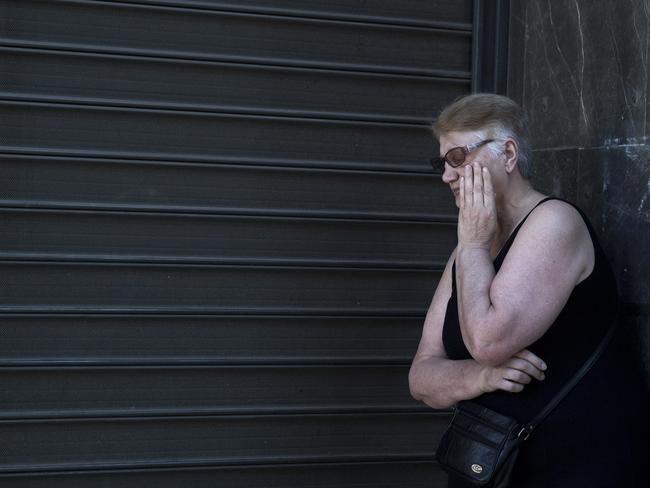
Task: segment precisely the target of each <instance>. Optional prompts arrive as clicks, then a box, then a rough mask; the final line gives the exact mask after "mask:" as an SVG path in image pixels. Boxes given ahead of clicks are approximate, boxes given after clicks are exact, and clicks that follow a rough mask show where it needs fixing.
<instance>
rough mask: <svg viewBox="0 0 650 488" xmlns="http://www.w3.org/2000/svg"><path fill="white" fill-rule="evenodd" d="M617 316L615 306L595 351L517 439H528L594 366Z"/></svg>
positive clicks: (615, 322) (609, 339)
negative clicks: (614, 313)
mask: <svg viewBox="0 0 650 488" xmlns="http://www.w3.org/2000/svg"><path fill="white" fill-rule="evenodd" d="M618 315H619V307H618V304H617V310H616V315H615V316H614V319H613V320H612V323H611V324H610V326H609V330H608V331H607V333H606V334H605V337H603V339H602V340H601V341H600V344H599V345H598V347H597V348H596V350H595V351H594V352H593V353H592V354H591V356H589V358H588V359H587V360H586V361H585V362H584V364H583V365H582V367H581V368H580V369H579V370H578V371H577V372H576V374H575V375H574V376H573V378H571V379H570V380H569V381H568V382H567V383H566V384H565V385H564V387H562V389H561V390H560V391H559V392H558V393H556V395H555V396H554V397H553V398H552V399H551V401H550V402H548V404H547V405H546V406H545V407H544V408H543V409H542V411H541V412H540V413H538V414H537V416H536V417H535V418H534V419H533V420H531V421H530V422H529V423H528V424H527V425H526V426H525V427H524V428H523V429H521V430H520V431H519V434H518V435H517V437H518V438H519V439H521V440H522V441H525V440H526V439H528V437H530V434H531V433H532V431H533V430H534V429H535V427H537V426H538V425H539V424H540V423H542V421H543V420H544V419H545V418H546V417H547V416H548V414H550V413H551V412H552V411H553V409H554V408H555V407H557V406H558V404H559V403H560V402H561V401H562V400H563V399H564V397H566V396H567V395H568V394H569V392H570V391H571V390H572V389H573V387H574V386H576V384H578V382H579V381H580V380H581V379H582V377H583V376H584V375H585V374H587V371H589V370H590V369H591V367H592V366H593V365H594V363H595V362H596V361H597V360H598V358H599V357H600V356H601V355H602V354H603V352H604V351H605V348H606V347H607V345H608V344H609V342H610V341H611V339H612V336H613V335H614V331H615V330H616V324H617V322H618Z"/></svg>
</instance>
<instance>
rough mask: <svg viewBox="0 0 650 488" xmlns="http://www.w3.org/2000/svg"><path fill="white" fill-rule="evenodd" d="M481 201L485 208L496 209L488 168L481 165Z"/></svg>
mask: <svg viewBox="0 0 650 488" xmlns="http://www.w3.org/2000/svg"><path fill="white" fill-rule="evenodd" d="M482 172H483V201H484V204H485V206H486V207H487V208H489V209H490V210H494V209H496V201H495V197H494V187H493V186H492V175H491V174H490V170H489V169H487V168H486V167H485V166H483V171H482Z"/></svg>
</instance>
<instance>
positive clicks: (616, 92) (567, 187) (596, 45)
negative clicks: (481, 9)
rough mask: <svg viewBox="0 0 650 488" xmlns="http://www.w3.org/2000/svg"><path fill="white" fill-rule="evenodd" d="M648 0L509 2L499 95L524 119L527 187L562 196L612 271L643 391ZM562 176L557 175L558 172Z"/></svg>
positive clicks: (646, 355) (649, 156) (649, 224)
mask: <svg viewBox="0 0 650 488" xmlns="http://www.w3.org/2000/svg"><path fill="white" fill-rule="evenodd" d="M649 46H650V0H621V1H616V2H612V1H611V0H526V1H524V0H512V1H511V19H510V54H509V80H508V93H509V95H510V96H512V97H513V98H514V99H515V100H517V101H519V103H521V104H522V106H523V107H524V110H525V111H526V114H527V117H528V119H529V122H530V129H531V134H532V142H533V149H534V161H535V171H534V175H533V183H534V185H535V186H536V187H538V188H539V189H541V190H542V191H544V192H546V193H554V194H557V195H561V196H565V198H568V199H570V200H571V199H572V198H571V196H572V195H575V199H574V201H577V203H578V204H579V205H580V206H581V207H582V208H583V209H584V210H585V211H586V212H587V214H588V215H589V216H590V218H591V220H592V222H593V223H594V225H595V227H596V230H597V232H598V233H599V235H600V240H601V242H602V243H603V246H604V248H605V251H606V252H607V254H608V256H609V257H610V259H611V261H612V264H613V267H614V269H615V271H616V274H617V279H618V283H619V289H620V292H621V296H622V299H623V301H624V304H625V307H624V312H625V313H624V317H623V325H624V329H625V331H626V332H625V333H626V334H627V336H626V337H627V339H628V342H627V346H626V347H628V350H629V352H630V355H631V356H632V357H635V358H636V360H637V363H638V364H640V365H641V366H642V367H641V369H644V370H645V381H646V383H647V385H650V135H649V134H648V126H649V124H650V120H649V118H650V114H649V113H648V102H649V100H648V92H649V90H650V79H649V78H648V62H649V53H650V51H649ZM563 169H564V170H565V171H567V174H560V171H561V170H563Z"/></svg>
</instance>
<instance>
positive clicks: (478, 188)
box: [472, 162, 485, 206]
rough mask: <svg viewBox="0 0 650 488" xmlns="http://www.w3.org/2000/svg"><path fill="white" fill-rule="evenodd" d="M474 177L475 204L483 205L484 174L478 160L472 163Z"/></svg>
mask: <svg viewBox="0 0 650 488" xmlns="http://www.w3.org/2000/svg"><path fill="white" fill-rule="evenodd" d="M472 177H473V179H474V187H473V188H472V191H473V197H474V205H480V206H483V205H485V203H484V202H483V176H482V175H481V167H480V166H479V164H478V163H477V162H474V164H472Z"/></svg>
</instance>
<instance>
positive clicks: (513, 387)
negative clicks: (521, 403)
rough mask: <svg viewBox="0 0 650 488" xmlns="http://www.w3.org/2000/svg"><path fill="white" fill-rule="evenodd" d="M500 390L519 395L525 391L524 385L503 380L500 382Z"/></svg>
mask: <svg viewBox="0 0 650 488" xmlns="http://www.w3.org/2000/svg"><path fill="white" fill-rule="evenodd" d="M499 389H500V390H504V391H509V392H510V393H519V392H521V391H523V390H524V385H522V384H521V383H516V382H514V381H509V380H506V379H503V380H501V381H500V382H499Z"/></svg>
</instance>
